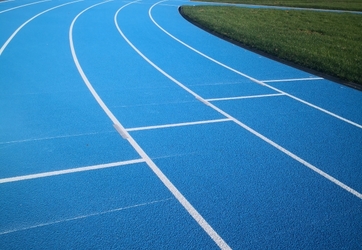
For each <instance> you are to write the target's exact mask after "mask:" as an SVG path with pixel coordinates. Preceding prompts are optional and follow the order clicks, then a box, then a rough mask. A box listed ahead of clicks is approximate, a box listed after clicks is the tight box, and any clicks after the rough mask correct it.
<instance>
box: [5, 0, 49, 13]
mask: <svg viewBox="0 0 362 250" xmlns="http://www.w3.org/2000/svg"><path fill="white" fill-rule="evenodd" d="M49 1H51V0H43V1H38V2H33V3H28V4H24V5H20V6H16V7H13V8H10V9H7V10H3V11H0V14H1V13H5V12H8V11H11V10H16V9H19V8H23V7H26V6H29V5H33V4H38V3H43V2H49Z"/></svg>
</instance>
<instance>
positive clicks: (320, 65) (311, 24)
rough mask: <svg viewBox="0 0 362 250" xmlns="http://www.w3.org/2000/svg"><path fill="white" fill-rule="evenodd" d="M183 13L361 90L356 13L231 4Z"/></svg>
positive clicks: (361, 44)
mask: <svg viewBox="0 0 362 250" xmlns="http://www.w3.org/2000/svg"><path fill="white" fill-rule="evenodd" d="M231 1H233V0H231ZM242 2H243V3H244V2H250V1H242ZM265 2H271V1H261V2H256V1H251V3H253V4H256V3H263V4H265ZM291 2H293V1H291ZM332 3H333V2H332ZM359 3H361V4H362V1H359ZM341 5H343V4H341ZM323 6H324V5H323ZM333 6H336V4H334V5H333ZM181 13H182V14H183V15H184V16H185V17H186V18H188V19H189V20H192V21H193V22H195V23H197V24H199V25H200V26H202V27H203V28H205V29H207V30H209V31H213V32H215V33H217V34H220V35H222V36H224V37H226V38H228V39H231V40H233V41H236V42H239V43H241V44H243V45H245V46H247V47H249V48H252V49H256V50H259V51H261V52H265V53H267V54H269V55H271V56H276V57H278V58H280V59H283V60H286V61H289V62H292V63H295V64H297V65H300V66H302V67H305V68H309V69H312V70H316V71H318V72H321V73H324V74H327V75H330V76H333V77H337V78H339V79H341V80H342V81H344V82H349V83H352V84H357V85H358V86H361V87H362V15H360V14H351V13H327V12H319V11H307V10H276V9H255V8H254V9H253V8H252V9H250V8H239V7H233V6H182V8H181Z"/></svg>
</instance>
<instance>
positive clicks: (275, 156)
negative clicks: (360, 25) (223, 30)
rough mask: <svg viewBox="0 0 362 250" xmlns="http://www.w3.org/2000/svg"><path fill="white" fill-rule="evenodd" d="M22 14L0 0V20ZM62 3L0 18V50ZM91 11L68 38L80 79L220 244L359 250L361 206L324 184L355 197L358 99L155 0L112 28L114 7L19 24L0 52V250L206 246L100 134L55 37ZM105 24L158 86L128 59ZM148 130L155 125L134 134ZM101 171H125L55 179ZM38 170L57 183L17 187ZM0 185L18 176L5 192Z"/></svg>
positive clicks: (72, 10)
mask: <svg viewBox="0 0 362 250" xmlns="http://www.w3.org/2000/svg"><path fill="white" fill-rule="evenodd" d="M32 2H35V1H28V0H27V1H21V2H19V1H10V2H0V12H1V11H3V10H6V9H10V8H12V7H16V6H20V5H22V4H27V3H32ZM63 3H65V2H64V1H60V0H55V1H49V2H43V3H38V4H34V5H29V6H26V7H22V8H18V9H14V10H11V11H8V12H4V13H0V24H1V25H0V47H1V46H3V44H4V42H5V41H6V40H7V39H8V38H9V36H10V35H11V34H12V33H13V32H14V31H15V30H16V29H17V28H18V27H19V26H20V25H21V24H23V23H24V22H26V21H27V20H28V19H29V18H32V17H33V16H35V15H36V14H39V13H40V12H42V11H45V10H47V9H49V8H52V7H55V6H58V5H60V4H63ZM96 3H102V4H100V5H97V6H94V7H92V8H90V9H89V10H87V11H85V12H84V13H83V14H81V15H80V16H79V17H78V19H77V20H76V21H75V23H74V27H73V32H72V36H73V42H74V49H75V52H76V55H77V58H78V60H79V64H80V66H81V67H82V69H83V71H84V74H85V76H86V77H87V79H88V80H89V82H90V83H91V84H92V86H93V87H94V89H95V91H96V92H97V93H98V95H99V96H100V98H102V100H103V101H104V103H105V105H106V106H107V107H108V108H109V110H110V111H111V112H112V113H113V114H114V116H115V118H117V119H118V121H119V122H120V123H121V124H122V125H123V126H124V127H125V128H127V129H130V132H129V133H130V136H131V137H132V138H133V139H134V140H135V142H137V143H138V145H139V146H140V148H142V150H143V151H144V153H145V154H147V155H148V157H149V158H150V159H152V161H153V162H154V163H155V165H156V166H157V167H158V168H159V169H160V171H162V172H163V174H164V175H165V176H166V177H167V178H168V179H169V181H170V182H171V183H173V185H174V186H175V187H176V188H177V189H178V190H179V191H180V193H181V194H182V195H183V196H184V197H185V198H186V199H187V200H188V201H189V202H190V204H191V205H192V206H193V207H194V208H195V209H196V210H197V211H198V213H199V214H200V215H201V216H203V218H204V219H205V220H206V221H207V222H208V223H209V225H210V226H211V227H212V228H213V229H214V230H215V232H216V233H217V234H218V235H219V236H220V237H221V238H222V239H223V240H224V241H225V242H226V243H227V244H228V245H229V246H230V247H231V248H233V249H266V248H270V249H362V234H361V232H362V213H361V211H362V201H361V197H362V196H361V197H358V195H356V194H353V192H349V191H347V190H346V189H343V188H342V187H341V186H338V185H337V182H338V181H340V182H341V183H343V184H344V185H347V186H348V187H349V188H351V189H353V190H355V192H357V193H358V194H361V193H362V128H361V124H362V105H361V104H362V92H360V91H357V90H354V89H350V88H348V87H345V86H342V85H339V84H336V83H334V82H331V81H327V80H324V79H318V80H311V78H315V76H313V75H311V74H310V73H306V72H303V71H300V70H298V69H294V68H292V67H289V66H285V65H283V64H281V63H278V62H275V61H273V60H270V59H267V58H264V57H262V56H260V55H256V54H254V53H252V52H250V51H247V50H245V49H242V48H239V47H237V46H235V45H233V44H230V43H228V42H225V41H223V40H221V39H219V38H217V37H214V36H212V35H210V34H208V33H206V32H204V31H202V30H200V29H199V28H197V27H195V26H194V25H192V24H190V23H189V22H187V21H186V20H184V19H183V18H182V17H181V16H180V14H179V12H178V6H179V5H181V4H200V3H194V2H193V3H189V2H180V1H167V2H164V3H159V4H157V5H155V6H154V7H153V9H152V10H151V11H150V8H151V6H153V5H154V4H155V3H156V1H153V0H145V1H141V2H138V3H133V4H130V5H128V6H126V7H124V8H123V9H122V10H121V11H120V12H119V14H118V16H117V17H116V18H115V14H116V12H117V10H119V9H120V8H121V7H122V6H124V5H125V4H127V3H126V2H123V1H119V0H116V1H110V2H101V1H95V0H87V1H80V2H74V3H72V4H69V5H66V6H63V7H59V8H56V9H54V10H51V11H49V12H46V13H44V14H43V15H40V16H39V17H37V18H35V19H34V20H32V21H31V22H29V23H28V24H27V25H25V26H24V27H23V28H22V29H21V30H20V31H19V32H18V33H17V34H16V36H15V37H14V38H13V39H12V40H11V42H10V43H9V45H8V46H7V47H6V48H5V50H4V51H3V53H2V54H1V55H0V88H1V91H0V117H1V118H0V249H171V248H174V249H213V248H217V245H216V244H215V242H214V241H213V239H212V238H211V237H210V235H208V233H207V232H205V231H204V230H203V229H202V227H201V226H200V224H202V222H198V221H196V220H194V219H193V217H192V216H191V215H190V214H189V212H188V211H187V210H186V209H185V207H183V205H182V204H181V203H180V202H179V201H178V200H177V197H175V196H174V195H173V194H172V192H171V191H170V190H169V188H168V187H167V186H165V184H164V182H162V181H161V179H160V178H159V177H158V176H157V175H156V174H155V172H153V171H152V169H151V168H150V167H149V164H150V162H149V161H148V159H147V157H144V155H143V154H142V153H140V151H138V152H137V150H139V149H137V147H135V144H134V143H133V142H132V141H129V140H126V139H124V138H122V136H121V135H120V134H119V133H118V132H117V131H116V130H115V129H114V127H113V122H112V121H111V120H110V119H109V117H108V116H107V114H106V113H105V112H104V111H103V110H102V108H101V107H100V105H99V104H98V103H97V101H96V100H95V98H94V97H93V96H92V94H91V93H90V91H89V90H88V88H87V87H86V85H85V84H84V81H83V79H82V77H81V75H80V74H79V72H78V70H77V67H76V64H75V63H74V60H73V57H72V53H71V49H70V41H69V30H70V26H71V23H72V21H73V20H75V17H76V16H77V15H78V14H79V13H81V12H82V11H83V10H85V9H86V8H88V7H91V6H93V5H94V4H96ZM149 12H150V14H151V15H152V17H153V18H154V20H155V21H156V22H157V23H158V24H159V25H160V26H161V27H162V28H164V29H165V30H167V31H168V32H170V33H171V34H172V35H174V36H175V37H177V38H178V39H181V40H182V41H183V42H185V43H186V44H188V45H189V46H192V47H193V48H195V49H196V50H199V51H200V52H201V53H204V54H206V55H207V56H210V57H211V58H213V59H215V60H217V61H218V62H220V63H223V64H225V65H227V66H229V67H232V68H233V69H234V70H237V71H239V72H241V73H243V74H246V75H248V76H249V77H252V78H254V79H256V80H258V81H266V83H267V84H268V85H269V86H267V85H262V84H258V83H256V82H255V81H252V80H251V79H250V78H249V79H248V78H247V77H244V76H242V75H240V74H238V73H236V72H233V71H231V70H229V69H227V68H225V67H222V66H221V65H218V64H216V63H215V62H212V61H210V60H209V59H207V58H205V57H203V56H201V55H199V54H197V53H195V52H194V51H192V50H190V49H189V48H187V47H186V46H184V45H182V44H181V43H179V42H177V41H176V40H174V39H172V38H171V37H170V36H168V35H167V34H166V33H164V32H163V31H162V30H161V29H159V28H158V27H157V26H156V25H155V23H153V22H152V20H151V18H150V15H149ZM115 19H116V22H117V24H118V25H119V27H120V29H121V30H122V32H123V33H124V35H125V36H126V37H127V39H128V40H129V41H130V42H131V43H132V44H133V45H134V46H135V47H136V48H137V49H138V50H139V51H140V52H141V53H142V54H143V55H144V56H145V57H147V58H148V59H149V60H151V61H152V63H154V64H155V65H157V67H159V68H160V69H162V70H163V71H164V72H165V73H167V74H168V75H169V77H166V76H165V75H163V74H162V73H161V72H160V71H158V70H156V68H155V67H153V66H152V65H150V64H149V63H148V62H147V61H146V60H144V58H142V57H141V56H140V55H139V54H137V52H136V51H135V50H134V49H133V48H132V47H131V46H130V45H129V44H128V43H127V42H126V40H125V39H124V38H123V37H122V36H121V35H120V33H119V32H118V30H117V27H116V25H115ZM171 77H172V78H173V79H175V80H176V81H178V83H180V84H183V85H184V86H185V87H187V88H189V89H190V91H192V92H194V93H196V94H197V95H199V96H200V97H201V98H204V99H215V98H231V99H227V100H225V99H223V100H211V101H210V102H211V103H212V105H215V106H216V107H217V108H219V109H220V110H217V108H213V107H212V106H211V105H206V104H205V103H204V102H202V101H200V100H199V99H197V98H196V97H195V96H194V95H193V94H192V93H189V92H187V91H186V90H185V89H183V88H181V87H180V86H179V85H177V84H176V83H175V81H173V80H172V79H171ZM288 79H289V80H288ZM290 79H296V80H290ZM271 80H272V82H268V81H271ZM284 80H288V81H284ZM259 83H260V82H259ZM273 88H277V89H273ZM283 91H284V92H285V93H287V94H283ZM280 93H282V94H283V95H280ZM275 94H279V95H275ZM270 95H272V96H270ZM288 95H292V96H295V97H297V98H300V99H302V100H304V101H306V102H308V103H310V104H313V105H316V106H317V107H318V108H320V109H316V108H314V107H311V106H309V105H307V104H306V103H303V102H301V101H299V100H296V99H293V98H292V97H291V96H288ZM235 97H239V98H240V99H234V98H235ZM321 109H324V110H328V111H329V112H332V113H333V114H335V115H338V116H341V117H343V118H345V119H348V121H346V120H341V119H338V118H336V117H334V116H331V115H330V114H327V113H325V112H322V110H321ZM222 112H226V113H227V114H228V115H230V116H232V119H236V120H232V119H231V120H230V119H229V120H223V121H220V120H218V121H217V122H213V123H211V120H216V119H224V118H230V117H226V116H225V114H223V113H222ZM238 121H240V122H241V123H243V124H245V125H247V126H249V127H250V128H251V129H253V130H255V131H256V132H257V133H259V134H260V136H259V137H258V136H256V133H254V134H253V133H251V132H250V131H248V130H247V129H245V128H243V127H242V126H240V124H237V122H238ZM349 121H351V122H354V123H355V124H351V123H349ZM190 122H203V123H204V124H190ZM180 123H183V126H180ZM162 125H167V126H168V127H153V128H152V129H150V128H149V126H162ZM169 125H174V126H173V127H170V126H169ZM175 125H177V126H175ZM145 127H146V128H145ZM147 127H148V128H147ZM261 135H262V136H265V137H266V138H268V139H269V140H271V141H272V142H274V143H277V144H278V145H279V146H281V147H283V148H284V149H285V150H287V151H288V152H291V153H292V154H295V155H296V156H298V157H300V159H301V161H297V160H295V159H293V158H292V157H291V155H290V154H289V155H288V153H286V151H285V150H284V152H283V150H281V149H280V148H279V149H278V148H276V147H275V146H273V145H272V143H271V142H269V143H268V142H266V141H265V140H262V139H261V138H260V137H262V136H261ZM130 160H141V162H138V163H129V162H128V161H130ZM303 161H306V162H308V163H309V164H312V165H313V166H315V167H316V168H318V170H321V171H324V172H325V173H326V174H329V175H330V176H331V177H333V178H335V179H336V180H337V181H335V182H332V181H331V180H328V179H327V178H325V176H322V175H321V174H318V173H317V172H315V171H313V170H311V169H310V168H308V167H306V165H303V163H304V162H303ZM116 162H124V164H123V165H119V166H113V167H111V168H105V169H101V168H100V167H99V168H98V169H93V170H87V171H83V172H72V173H67V174H65V172H64V171H67V170H69V169H73V170H74V169H75V168H82V167H87V166H95V165H99V166H104V164H108V163H116ZM83 170H84V169H83ZM52 171H63V172H60V175H56V176H43V177H42V178H34V176H31V175H32V174H45V175H46V174H52V173H53V172H52ZM11 177H19V178H20V180H18V181H13V182H8V181H9V180H10V179H9V178H11ZM26 177H29V178H30V179H26ZM347 189H348V188H347ZM199 223H200V224H199Z"/></svg>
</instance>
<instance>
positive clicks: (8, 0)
mask: <svg viewBox="0 0 362 250" xmlns="http://www.w3.org/2000/svg"><path fill="white" fill-rule="evenodd" d="M13 1H14V0H7V1H2V2H0V3H7V2H13Z"/></svg>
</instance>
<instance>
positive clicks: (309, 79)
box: [261, 77, 324, 83]
mask: <svg viewBox="0 0 362 250" xmlns="http://www.w3.org/2000/svg"><path fill="white" fill-rule="evenodd" d="M312 80H324V78H322V77H308V78H295V79H278V80H265V81H264V80H263V81H261V82H264V83H266V82H296V81H312Z"/></svg>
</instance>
